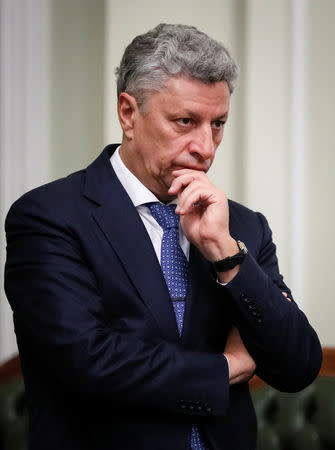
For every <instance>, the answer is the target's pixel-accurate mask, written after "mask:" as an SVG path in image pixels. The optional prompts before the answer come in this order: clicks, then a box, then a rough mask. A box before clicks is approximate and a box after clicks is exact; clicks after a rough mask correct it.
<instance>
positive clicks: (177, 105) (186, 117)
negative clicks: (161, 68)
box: [121, 77, 230, 201]
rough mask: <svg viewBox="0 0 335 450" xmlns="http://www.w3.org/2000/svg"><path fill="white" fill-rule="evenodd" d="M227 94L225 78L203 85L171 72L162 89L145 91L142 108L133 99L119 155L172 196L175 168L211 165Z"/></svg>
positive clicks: (225, 113)
mask: <svg viewBox="0 0 335 450" xmlns="http://www.w3.org/2000/svg"><path fill="white" fill-rule="evenodd" d="M121 96H122V94H121ZM229 100H230V93H229V89H228V85H227V83H226V82H224V81H220V82H217V83H214V84H211V85H207V84H204V83H202V82H200V81H197V80H190V79H188V78H185V77H175V78H170V79H169V80H168V82H167V84H166V85H165V87H164V88H163V89H162V90H161V91H159V92H154V93H152V94H150V95H149V96H148V98H147V100H146V102H145V105H144V112H140V111H139V109H138V108H137V105H136V102H135V107H134V108H133V112H132V115H131V123H132V125H131V129H130V131H129V130H128V131H127V132H125V134H126V135H127V137H128V139H125V140H124V142H123V144H122V148H121V158H122V159H123V161H124V163H125V164H126V166H127V167H128V168H129V169H130V170H131V171H132V172H133V173H134V175H136V177H137V178H138V179H139V180H140V181H141V182H142V183H143V184H144V185H145V186H146V187H147V188H148V189H150V190H151V191H152V192H153V193H154V194H155V195H156V196H157V197H158V198H159V199H160V200H163V201H168V200H171V196H169V195H168V192H167V191H168V189H169V187H170V185H171V182H172V180H173V176H172V172H173V171H174V170H177V169H184V168H187V169H193V170H200V171H204V172H207V171H208V169H209V168H210V166H211V164H212V162H213V160H214V155H215V151H216V149H217V147H218V145H219V144H220V142H221V140H222V136H223V128H224V123H225V122H226V120H227V118H228V110H229Z"/></svg>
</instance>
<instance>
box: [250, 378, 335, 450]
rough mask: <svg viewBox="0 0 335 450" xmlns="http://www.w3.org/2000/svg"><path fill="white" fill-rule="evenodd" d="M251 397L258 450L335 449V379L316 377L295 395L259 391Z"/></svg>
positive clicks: (264, 388) (274, 391)
mask: <svg viewBox="0 0 335 450" xmlns="http://www.w3.org/2000/svg"><path fill="white" fill-rule="evenodd" d="M252 397H253V401H254V405H255V409H256V414H257V418H258V447H257V450H302V449H305V450H334V449H335V378H333V377H319V378H318V379H317V380H316V381H315V382H314V383H313V384H312V385H311V386H309V387H308V388H307V389H304V390H303V391H301V392H298V393H296V394H286V393H282V392H278V391H276V390H274V389H272V388H270V387H269V386H266V387H261V388H258V389H255V390H254V391H253V392H252Z"/></svg>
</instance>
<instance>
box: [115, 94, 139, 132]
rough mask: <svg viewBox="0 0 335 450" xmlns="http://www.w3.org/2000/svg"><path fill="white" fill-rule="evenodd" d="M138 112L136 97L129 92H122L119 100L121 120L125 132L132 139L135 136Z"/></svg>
mask: <svg viewBox="0 0 335 450" xmlns="http://www.w3.org/2000/svg"><path fill="white" fill-rule="evenodd" d="M138 112H139V111H138V106H137V103H136V100H135V98H134V97H133V96H132V95H130V94H127V92H121V94H120V97H119V101H118V114H119V121H120V124H121V127H122V129H123V132H124V134H125V135H126V136H127V138H128V139H132V137H133V129H134V122H135V116H136V114H138Z"/></svg>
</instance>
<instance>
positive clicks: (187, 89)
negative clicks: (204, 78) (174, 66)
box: [147, 76, 230, 118]
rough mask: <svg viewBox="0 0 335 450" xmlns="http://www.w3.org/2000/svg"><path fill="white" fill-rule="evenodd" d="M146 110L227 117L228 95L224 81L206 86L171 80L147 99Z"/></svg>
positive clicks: (186, 80) (191, 81) (185, 80)
mask: <svg viewBox="0 0 335 450" xmlns="http://www.w3.org/2000/svg"><path fill="white" fill-rule="evenodd" d="M147 102H148V104H147V106H148V109H149V110H151V111H156V112H157V111H161V112H163V113H164V112H166V113H170V112H171V113H176V114H183V113H184V114H186V115H189V114H199V115H201V116H203V115H210V116H211V117H213V118H216V117H222V116H226V115H227V114H228V110H229V102H230V92H229V88H228V84H227V83H226V82H225V81H218V82H216V83H212V84H205V83H202V82H201V81H198V80H194V79H189V78H186V77H181V76H179V77H171V78H169V79H168V81H167V83H166V84H165V85H164V87H163V88H162V89H161V90H160V91H159V92H154V93H152V94H150V95H149V97H148V99H147Z"/></svg>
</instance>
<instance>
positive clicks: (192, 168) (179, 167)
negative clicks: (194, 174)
mask: <svg viewBox="0 0 335 450" xmlns="http://www.w3.org/2000/svg"><path fill="white" fill-rule="evenodd" d="M183 169H188V170H196V171H198V172H205V173H207V172H208V170H209V167H204V166H192V165H185V166H179V165H177V166H173V170H183Z"/></svg>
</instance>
